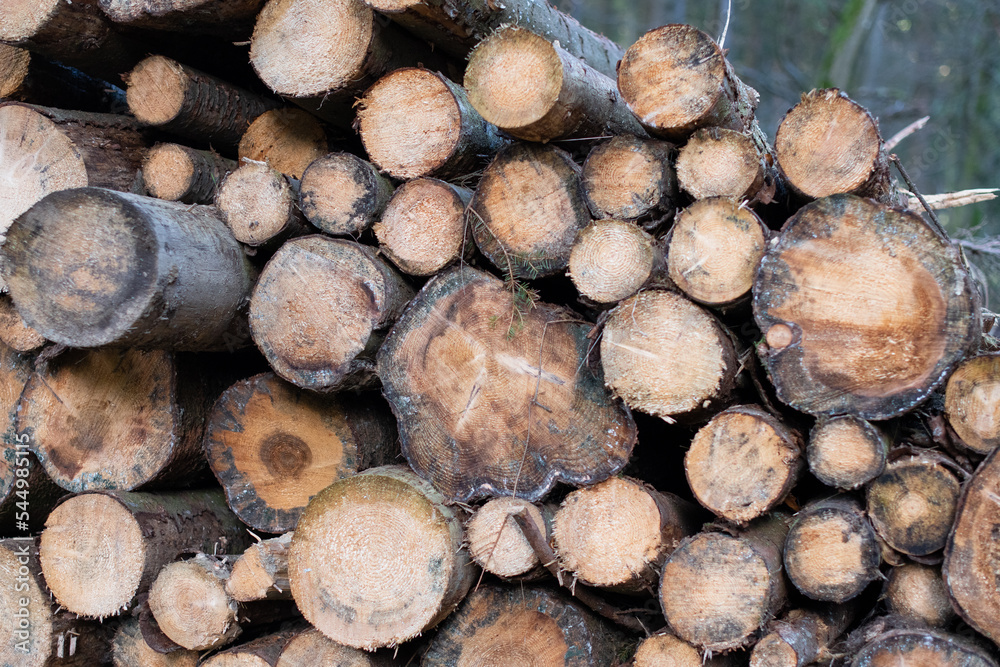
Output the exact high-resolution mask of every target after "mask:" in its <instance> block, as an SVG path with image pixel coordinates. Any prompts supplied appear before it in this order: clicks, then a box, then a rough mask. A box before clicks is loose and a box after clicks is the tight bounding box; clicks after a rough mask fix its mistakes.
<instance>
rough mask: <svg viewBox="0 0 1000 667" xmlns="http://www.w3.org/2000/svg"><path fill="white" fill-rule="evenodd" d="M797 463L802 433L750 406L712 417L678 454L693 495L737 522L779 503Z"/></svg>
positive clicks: (794, 478)
mask: <svg viewBox="0 0 1000 667" xmlns="http://www.w3.org/2000/svg"><path fill="white" fill-rule="evenodd" d="M802 467H803V465H802V436H801V435H799V433H798V432H797V431H795V430H793V429H790V428H788V427H787V426H785V425H784V424H782V423H781V422H780V421H779V420H778V419H776V418H775V417H774V416H773V415H771V414H770V413H767V412H765V411H764V410H762V409H760V408H758V407H756V406H752V405H737V406H734V407H731V408H729V409H728V410H725V411H723V412H720V413H719V414H718V415H716V416H715V417H713V418H712V420H711V421H710V422H708V423H707V424H706V425H705V426H703V427H702V428H701V429H700V430H699V431H698V433H697V434H695V436H694V439H693V440H692V441H691V447H690V448H689V449H688V451H687V454H685V456H684V471H685V473H686V475H687V480H688V484H689V485H690V487H691V492H692V493H693V494H694V497H695V499H696V500H697V501H698V502H699V503H701V504H702V505H703V506H704V507H706V508H707V509H709V510H710V511H711V512H713V513H714V514H716V515H718V516H721V517H723V518H725V519H728V520H729V521H732V522H734V523H737V524H745V523H747V522H748V521H751V520H752V519H755V518H757V517H759V516H761V515H762V514H764V513H765V512H767V511H769V510H771V509H772V508H774V507H776V506H777V505H778V504H779V503H781V502H782V501H783V500H784V499H785V497H786V496H787V495H788V493H789V492H790V491H791V490H792V487H793V486H794V485H795V482H796V481H798V477H799V472H800V471H801V470H802Z"/></svg>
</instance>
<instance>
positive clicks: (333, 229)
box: [299, 153, 395, 236]
mask: <svg viewBox="0 0 1000 667" xmlns="http://www.w3.org/2000/svg"><path fill="white" fill-rule="evenodd" d="M394 187H395V186H394V185H393V184H392V181H390V180H389V179H388V178H386V177H385V176H382V175H381V174H379V173H378V169H377V168H376V167H375V166H374V165H373V164H372V163H370V162H366V161H365V160H362V159H361V158H359V157H357V156H356V155H352V154H351V153H330V154H329V155H324V156H323V157H321V158H318V159H316V160H314V161H313V162H312V163H311V164H310V165H309V167H308V168H307V169H306V171H305V173H304V174H302V183H301V186H300V189H299V208H300V209H301V210H302V213H303V215H305V216H306V218H307V219H308V220H309V222H311V223H312V224H313V225H315V226H316V227H318V228H319V229H321V230H323V231H324V232H326V233H327V234H333V235H334V236H348V235H349V236H357V235H359V234H361V232H363V231H365V230H366V229H368V228H369V227H371V225H372V223H373V222H375V221H376V220H378V219H379V217H380V216H381V215H382V211H383V210H385V207H386V205H387V204H388V203H389V199H390V198H391V197H392V193H393V188H394Z"/></svg>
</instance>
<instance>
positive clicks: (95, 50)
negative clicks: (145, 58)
mask: <svg viewBox="0 0 1000 667" xmlns="http://www.w3.org/2000/svg"><path fill="white" fill-rule="evenodd" d="M0 15H3V17H4V20H3V22H2V23H0V42H4V43H7V44H11V45H14V46H20V47H23V48H26V49H28V50H29V51H33V52H35V53H40V54H42V55H44V56H45V57H46V58H50V59H52V60H55V61H58V62H61V63H63V64H64V65H68V66H70V67H76V68H78V69H80V70H82V71H84V72H87V73H88V74H92V75H94V76H98V77H101V78H103V79H108V80H113V81H117V80H118V76H119V75H120V74H121V73H123V72H126V71H128V70H129V69H131V67H132V65H134V64H135V63H136V62H137V61H138V60H139V59H140V58H141V57H142V56H141V55H140V53H141V49H140V48H139V46H138V45H137V44H135V43H133V42H131V41H130V40H128V39H127V38H125V37H123V36H121V35H120V34H119V33H117V32H116V31H115V30H114V29H113V28H112V26H111V22H110V21H109V20H108V18H107V16H105V15H104V13H103V12H102V11H101V9H100V7H98V3H97V0H77V1H76V2H65V0H41V1H34V0H3V1H2V2H0ZM0 125H2V123H0Z"/></svg>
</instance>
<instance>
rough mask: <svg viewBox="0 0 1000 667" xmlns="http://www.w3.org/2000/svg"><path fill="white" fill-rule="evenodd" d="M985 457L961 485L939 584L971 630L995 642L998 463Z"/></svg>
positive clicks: (999, 629)
mask: <svg viewBox="0 0 1000 667" xmlns="http://www.w3.org/2000/svg"><path fill="white" fill-rule="evenodd" d="M997 451H998V450H993V453H992V454H990V455H989V456H988V457H986V460H984V461H983V462H982V463H981V464H980V465H979V468H977V469H976V472H975V474H974V475H973V476H972V479H970V480H969V481H968V482H966V484H965V489H964V491H963V493H962V497H961V500H960V501H959V506H958V511H957V512H956V514H955V524H954V527H953V528H952V530H951V534H950V535H949V537H948V544H947V547H946V548H945V552H944V565H943V571H944V582H945V585H946V586H947V588H948V596H949V597H950V598H951V602H952V605H953V606H954V607H955V609H956V611H958V613H959V614H960V615H961V616H962V618H963V619H965V621H966V622H967V623H968V624H969V625H971V626H972V627H973V628H975V629H976V630H978V631H979V632H981V633H982V634H984V635H986V636H987V637H989V638H990V639H991V640H993V642H994V643H1000V596H998V595H997V591H996V585H995V581H996V573H997V571H998V570H1000V553H998V552H997V548H996V545H997V538H996V536H997V534H1000V503H997V498H998V497H1000V458H998V456H997Z"/></svg>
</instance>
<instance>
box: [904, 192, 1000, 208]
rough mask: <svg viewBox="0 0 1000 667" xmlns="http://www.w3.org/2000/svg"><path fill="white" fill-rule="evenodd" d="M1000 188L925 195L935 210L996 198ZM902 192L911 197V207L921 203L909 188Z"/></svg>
mask: <svg viewBox="0 0 1000 667" xmlns="http://www.w3.org/2000/svg"><path fill="white" fill-rule="evenodd" d="M997 191H998V188H975V189H972V190H959V191H958V192H944V193H941V194H937V195H924V199H925V200H926V201H927V204H928V205H929V206H930V207H931V208H932V209H934V210H935V211H940V210H941V209H945V208H958V207H959V206H969V205H971V204H978V203H980V202H984V201H990V200H993V199H996V198H997V196H996V192H997ZM901 192H902V193H903V194H904V195H906V196H907V197H908V198H909V200H910V201H909V208H916V207H917V206H919V205H920V200H919V199H917V197H916V195H914V194H913V193H912V192H909V191H907V190H901Z"/></svg>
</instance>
